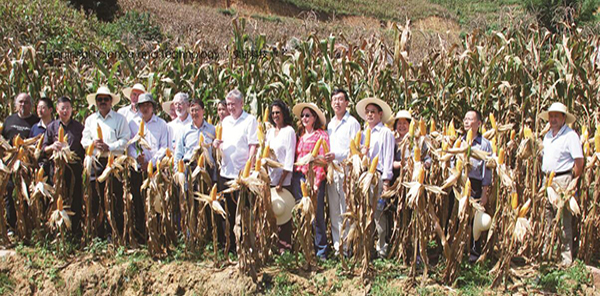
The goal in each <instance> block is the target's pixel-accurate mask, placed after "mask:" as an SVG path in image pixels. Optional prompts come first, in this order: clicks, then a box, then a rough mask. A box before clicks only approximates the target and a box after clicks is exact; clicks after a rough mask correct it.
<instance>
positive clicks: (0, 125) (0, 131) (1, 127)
mask: <svg viewBox="0 0 600 296" xmlns="http://www.w3.org/2000/svg"><path fill="white" fill-rule="evenodd" d="M3 130H4V124H2V123H0V133H2V131H3Z"/></svg>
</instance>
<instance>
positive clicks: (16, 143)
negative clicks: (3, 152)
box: [13, 134, 23, 147]
mask: <svg viewBox="0 0 600 296" xmlns="http://www.w3.org/2000/svg"><path fill="white" fill-rule="evenodd" d="M21 145H23V139H21V135H20V134H17V135H16V136H15V137H14V138H13V146H15V147H20V146H21Z"/></svg>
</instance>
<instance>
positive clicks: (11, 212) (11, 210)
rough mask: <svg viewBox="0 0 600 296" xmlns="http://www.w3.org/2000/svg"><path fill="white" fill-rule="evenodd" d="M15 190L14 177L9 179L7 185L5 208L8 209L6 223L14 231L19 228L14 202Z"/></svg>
mask: <svg viewBox="0 0 600 296" xmlns="http://www.w3.org/2000/svg"><path fill="white" fill-rule="evenodd" d="M14 190H15V183H14V182H13V180H12V177H10V178H8V182H7V184H6V193H5V194H4V208H5V209H6V221H7V222H8V226H10V228H12V229H16V227H17V211H16V209H15V201H14V200H13V192H14Z"/></svg>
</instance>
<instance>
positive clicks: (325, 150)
mask: <svg viewBox="0 0 600 296" xmlns="http://www.w3.org/2000/svg"><path fill="white" fill-rule="evenodd" d="M321 145H322V146H323V153H325V154H327V153H329V145H327V141H323V142H322V143H321Z"/></svg>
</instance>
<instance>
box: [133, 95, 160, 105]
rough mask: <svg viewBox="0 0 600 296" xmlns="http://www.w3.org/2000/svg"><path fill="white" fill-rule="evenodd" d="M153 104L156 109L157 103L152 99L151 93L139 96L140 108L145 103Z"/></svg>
mask: <svg viewBox="0 0 600 296" xmlns="http://www.w3.org/2000/svg"><path fill="white" fill-rule="evenodd" d="M148 102H150V103H152V106H154V108H156V102H155V101H154V98H153V97H152V94H151V93H143V94H141V95H140V96H139V98H138V102H137V104H138V106H139V105H141V104H143V103H148Z"/></svg>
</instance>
